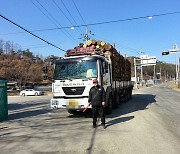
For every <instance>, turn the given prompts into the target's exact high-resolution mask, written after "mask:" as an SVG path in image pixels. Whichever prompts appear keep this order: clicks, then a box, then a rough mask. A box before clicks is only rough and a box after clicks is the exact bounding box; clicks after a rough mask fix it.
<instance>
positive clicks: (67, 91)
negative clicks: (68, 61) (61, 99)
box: [62, 87, 85, 95]
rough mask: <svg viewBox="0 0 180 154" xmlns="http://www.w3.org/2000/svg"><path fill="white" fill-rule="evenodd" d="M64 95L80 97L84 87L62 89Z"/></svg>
mask: <svg viewBox="0 0 180 154" xmlns="http://www.w3.org/2000/svg"><path fill="white" fill-rule="evenodd" d="M62 89H63V91H64V93H65V94H66V95H82V93H83V92H84V89H85V87H62Z"/></svg>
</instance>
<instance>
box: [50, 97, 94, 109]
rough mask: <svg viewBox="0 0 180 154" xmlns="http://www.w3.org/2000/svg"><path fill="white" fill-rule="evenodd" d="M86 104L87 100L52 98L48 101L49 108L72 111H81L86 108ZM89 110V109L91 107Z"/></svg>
mask: <svg viewBox="0 0 180 154" xmlns="http://www.w3.org/2000/svg"><path fill="white" fill-rule="evenodd" d="M88 104H89V103H88V98H72V99H70V98H68V99H64V98H57V99H55V98H53V99H51V101H50V105H51V108H64V109H74V110H83V109H84V108H85V107H87V106H88ZM89 108H91V106H90V107H89Z"/></svg>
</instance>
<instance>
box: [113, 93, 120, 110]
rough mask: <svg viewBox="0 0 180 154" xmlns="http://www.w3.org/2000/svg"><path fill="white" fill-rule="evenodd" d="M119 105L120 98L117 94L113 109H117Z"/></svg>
mask: <svg viewBox="0 0 180 154" xmlns="http://www.w3.org/2000/svg"><path fill="white" fill-rule="evenodd" d="M119 104H120V97H119V93H116V94H115V103H114V108H116V109H117V108H119Z"/></svg>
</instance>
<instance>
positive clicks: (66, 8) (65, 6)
mask: <svg viewBox="0 0 180 154" xmlns="http://www.w3.org/2000/svg"><path fill="white" fill-rule="evenodd" d="M61 3H62V4H63V6H64V8H65V9H66V11H67V12H68V14H69V15H70V17H71V19H72V20H73V21H74V23H75V24H76V25H78V24H77V22H76V20H75V19H74V18H73V16H72V14H71V12H70V11H69V10H68V8H67V7H66V5H65V4H64V2H63V1H62V0H61ZM71 27H75V26H73V25H72V26H71ZM71 27H68V28H71ZM79 27H81V26H79Z"/></svg>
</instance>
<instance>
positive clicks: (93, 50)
mask: <svg viewBox="0 0 180 154" xmlns="http://www.w3.org/2000/svg"><path fill="white" fill-rule="evenodd" d="M84 54H87V55H92V54H99V55H101V56H104V57H106V58H107V60H108V62H109V64H112V77H113V80H114V81H130V80H131V63H130V62H129V60H128V59H126V57H123V56H122V55H121V54H120V53H119V52H118V51H117V50H116V49H115V47H114V46H113V45H111V44H109V43H106V42H104V41H100V40H98V41H96V40H88V41H87V42H86V43H85V44H83V43H80V44H79V46H76V47H75V48H74V49H71V50H68V51H67V53H66V56H74V55H84Z"/></svg>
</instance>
